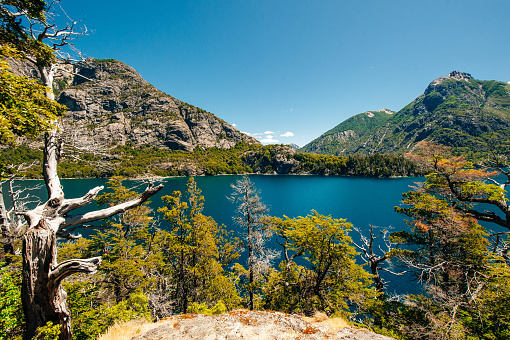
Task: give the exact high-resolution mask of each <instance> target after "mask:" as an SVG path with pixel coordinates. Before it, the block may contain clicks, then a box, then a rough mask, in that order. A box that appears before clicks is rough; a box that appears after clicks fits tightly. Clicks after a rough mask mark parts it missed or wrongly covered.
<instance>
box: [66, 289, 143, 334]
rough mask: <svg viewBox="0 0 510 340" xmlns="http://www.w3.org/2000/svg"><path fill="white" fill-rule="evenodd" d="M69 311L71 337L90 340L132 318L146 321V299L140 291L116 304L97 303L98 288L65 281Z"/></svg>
mask: <svg viewBox="0 0 510 340" xmlns="http://www.w3.org/2000/svg"><path fill="white" fill-rule="evenodd" d="M65 289H66V291H67V293H68V299H67V301H68V304H69V309H70V310H71V317H72V330H73V338H74V339H76V340H93V339H96V338H97V336H98V335H99V334H101V333H104V332H105V331H106V330H107V329H108V327H110V326H112V325H114V324H115V323H118V322H124V321H129V320H133V319H141V318H143V319H147V320H150V312H149V309H148V299H147V297H146V296H145V295H144V294H143V293H140V292H138V293H133V294H131V295H130V296H128V297H127V298H125V299H124V300H122V301H120V302H119V303H109V302H104V303H99V304H98V303H97V300H96V296H97V295H98V294H99V293H100V292H99V290H100V289H99V287H98V286H96V285H94V284H92V283H91V282H79V281H78V282H74V283H66V284H65Z"/></svg>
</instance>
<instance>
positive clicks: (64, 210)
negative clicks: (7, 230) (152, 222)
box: [21, 134, 163, 340]
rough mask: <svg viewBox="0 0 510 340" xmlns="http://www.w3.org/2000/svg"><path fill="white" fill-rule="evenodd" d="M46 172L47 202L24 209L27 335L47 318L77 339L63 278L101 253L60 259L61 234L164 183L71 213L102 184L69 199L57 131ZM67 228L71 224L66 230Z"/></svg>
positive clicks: (96, 261) (88, 266) (49, 141)
mask: <svg viewBox="0 0 510 340" xmlns="http://www.w3.org/2000/svg"><path fill="white" fill-rule="evenodd" d="M43 175H44V180H45V183H46V188H47V190H48V197H49V199H48V201H47V202H46V203H45V204H44V205H40V206H38V207H36V208H35V209H33V210H31V211H28V212H25V213H23V215H24V216H25V218H26V220H27V222H28V225H29V226H28V231H27V232H26V233H25V235H24V236H23V281H22V295H21V298H22V303H23V310H24V312H25V318H26V331H25V334H24V339H25V340H29V339H32V338H33V337H34V336H35V335H36V329H37V327H41V326H45V325H46V323H47V322H48V321H52V322H53V324H60V326H61V328H60V330H61V333H60V337H59V339H60V340H72V333H71V318H70V313H69V309H68V308H67V303H66V297H67V294H66V292H65V291H64V289H63V288H62V286H61V285H60V284H61V281H62V280H63V279H64V278H66V277H67V276H70V275H72V274H74V273H78V272H80V273H94V272H96V271H97V269H98V268H99V265H100V263H101V258H99V257H95V258H91V259H86V260H69V261H65V262H62V263H59V264H57V241H56V238H57V236H67V237H70V231H71V230H73V227H76V226H78V225H80V224H83V223H88V222H92V221H97V220H100V219H104V218H108V217H110V216H113V215H116V214H118V213H122V212H125V211H126V210H128V209H131V208H134V207H136V206H138V205H140V204H142V203H143V202H145V201H146V200H147V199H148V198H149V197H151V196H153V195H154V194H156V193H157V192H159V191H160V190H161V189H162V188H163V185H159V186H157V187H152V185H149V187H148V188H147V189H146V190H145V191H144V192H143V193H142V194H140V195H139V196H138V197H136V198H134V199H132V200H130V201H128V202H124V203H121V204H118V205H116V206H112V207H108V208H106V209H102V210H98V211H92V212H88V213H85V214H78V215H71V214H70V212H71V211H72V210H74V209H77V208H80V207H82V206H85V205H87V204H90V203H91V202H92V201H93V200H94V198H95V197H96V196H97V194H98V193H99V191H100V190H102V189H103V187H97V188H93V189H91V190H90V191H89V192H88V193H87V194H86V195H85V196H83V197H81V198H75V199H65V198H64V192H63V190H62V186H61V185H60V180H59V178H58V175H57V144H56V138H55V135H54V134H48V135H46V138H45V149H44V163H43ZM66 228H68V229H66Z"/></svg>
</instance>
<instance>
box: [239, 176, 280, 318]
mask: <svg viewBox="0 0 510 340" xmlns="http://www.w3.org/2000/svg"><path fill="white" fill-rule="evenodd" d="M231 187H232V194H231V195H230V197H229V200H230V201H231V202H232V203H238V204H239V205H238V206H237V216H235V217H234V221H235V223H236V224H238V225H239V226H240V227H241V228H242V229H241V230H242V233H243V234H244V237H243V239H242V241H241V242H242V245H241V246H242V247H243V248H244V249H247V250H248V273H247V274H248V294H249V308H250V310H253V308H254V292H255V281H256V280H255V279H256V276H257V275H258V274H259V273H261V272H262V270H264V269H266V268H267V266H268V264H269V263H268V261H270V260H271V259H272V258H273V257H274V256H273V255H272V254H270V253H268V251H267V250H266V249H265V248H264V243H265V242H266V240H267V239H268V237H269V236H270V234H269V233H268V232H269V230H268V229H267V228H264V227H265V226H267V224H268V219H267V217H266V216H265V215H264V214H266V213H267V212H268V211H269V209H268V208H267V206H266V205H265V204H264V203H263V202H262V200H261V198H260V197H259V194H260V191H259V190H257V188H255V185H254V184H253V182H252V181H251V180H250V179H249V178H248V177H247V176H243V177H242V178H241V179H239V180H237V181H236V182H235V184H231Z"/></svg>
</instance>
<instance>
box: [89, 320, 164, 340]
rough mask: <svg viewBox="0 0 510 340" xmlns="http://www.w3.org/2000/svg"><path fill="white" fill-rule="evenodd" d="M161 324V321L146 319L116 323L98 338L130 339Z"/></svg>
mask: <svg viewBox="0 0 510 340" xmlns="http://www.w3.org/2000/svg"><path fill="white" fill-rule="evenodd" d="M160 324H161V323H160V322H156V323H153V322H149V321H147V320H145V319H140V320H131V321H126V322H123V323H116V324H115V325H113V326H110V327H109V328H108V330H107V331H106V333H104V334H102V335H100V336H99V337H98V338H97V340H130V339H131V338H132V337H134V336H137V335H140V334H142V333H145V332H147V331H150V330H151V329H153V328H156V327H158V326H159V325H160Z"/></svg>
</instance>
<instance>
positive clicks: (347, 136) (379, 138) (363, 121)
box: [301, 71, 510, 161]
mask: <svg viewBox="0 0 510 340" xmlns="http://www.w3.org/2000/svg"><path fill="white" fill-rule="evenodd" d="M509 90H510V85H509V84H507V83H503V82H499V81H493V80H477V79H474V78H473V77H471V75H469V74H467V73H461V72H458V71H454V72H452V73H450V74H449V75H447V76H446V77H440V78H437V79H436V80H434V81H433V82H432V83H430V85H429V86H428V87H427V88H426V89H425V92H424V93H423V94H422V95H420V96H419V97H418V98H416V99H415V100H414V101H412V102H411V103H410V104H408V105H407V106H405V107H404V108H402V109H401V110H400V111H398V112H396V113H394V112H391V111H389V110H383V111H370V112H365V113H361V114H358V115H356V116H353V117H351V118H349V119H347V120H346V121H345V122H342V123H340V124H339V125H338V126H336V127H335V128H333V129H331V130H329V131H328V132H326V133H324V134H323V135H322V136H320V137H319V138H317V139H315V140H314V141H312V142H311V143H309V144H308V145H306V146H304V147H303V148H302V149H301V151H303V152H313V153H321V154H329V155H342V156H345V155H354V154H356V155H372V154H374V153H382V154H397V155H401V154H403V153H405V152H410V151H412V150H413V149H414V148H415V147H416V144H417V143H418V142H420V141H422V140H427V141H433V142H435V143H438V144H443V145H446V146H451V147H452V150H453V152H454V153H455V154H457V155H460V154H463V155H466V156H467V157H468V158H471V159H476V160H478V161H482V160H483V158H484V157H486V156H487V155H488V153H490V152H496V153H499V154H504V155H508V153H509V151H508V150H510V149H509V146H510V144H509V142H508V141H509V140H510V132H509V127H510V93H509Z"/></svg>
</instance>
